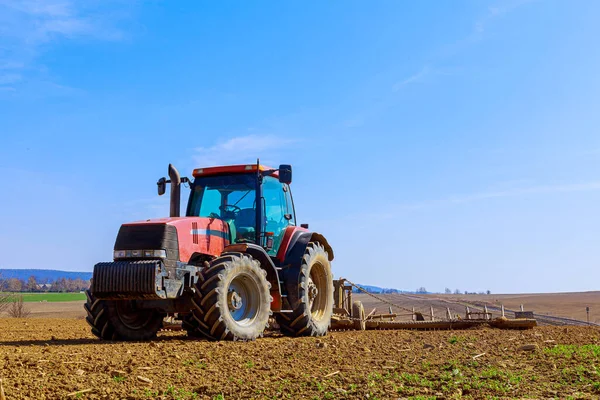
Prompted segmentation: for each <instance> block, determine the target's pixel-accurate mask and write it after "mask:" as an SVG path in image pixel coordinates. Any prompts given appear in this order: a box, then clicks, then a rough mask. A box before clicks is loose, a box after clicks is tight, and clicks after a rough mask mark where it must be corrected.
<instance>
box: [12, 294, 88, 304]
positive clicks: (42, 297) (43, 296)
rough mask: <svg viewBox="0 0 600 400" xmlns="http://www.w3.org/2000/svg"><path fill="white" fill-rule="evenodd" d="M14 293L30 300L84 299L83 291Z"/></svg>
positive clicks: (25, 299) (26, 300) (28, 301)
mask: <svg viewBox="0 0 600 400" xmlns="http://www.w3.org/2000/svg"><path fill="white" fill-rule="evenodd" d="M13 294H14V295H17V296H19V295H22V296H23V301H24V302H27V303H31V302H40V301H47V302H57V301H79V300H85V293H13Z"/></svg>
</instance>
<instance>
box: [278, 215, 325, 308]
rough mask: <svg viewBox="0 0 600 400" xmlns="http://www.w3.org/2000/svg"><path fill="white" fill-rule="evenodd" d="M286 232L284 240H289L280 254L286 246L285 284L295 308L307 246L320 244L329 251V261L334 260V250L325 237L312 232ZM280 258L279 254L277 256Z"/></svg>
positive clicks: (290, 301)
mask: <svg viewBox="0 0 600 400" xmlns="http://www.w3.org/2000/svg"><path fill="white" fill-rule="evenodd" d="M288 230H290V231H292V232H289V235H288V231H286V232H285V236H284V240H285V239H286V238H287V239H288V242H287V243H281V247H280V252H281V250H282V248H283V247H284V246H285V250H284V251H285V254H284V255H283V263H282V267H283V282H284V285H285V289H286V292H287V295H288V301H289V303H290V306H291V307H292V308H293V307H294V306H295V304H296V303H297V302H298V276H299V275H300V267H301V265H302V258H303V257H304V252H305V251H306V246H308V244H309V243H310V242H318V243H320V244H321V245H322V246H323V247H324V248H325V251H327V255H328V258H329V261H332V260H333V258H334V255H333V249H332V248H331V245H330V244H329V242H328V241H327V239H325V236H323V235H321V234H320V233H317V232H310V231H308V230H306V229H303V228H296V227H290V228H288ZM277 256H278V257H279V254H277Z"/></svg>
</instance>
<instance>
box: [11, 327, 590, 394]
mask: <svg viewBox="0 0 600 400" xmlns="http://www.w3.org/2000/svg"><path fill="white" fill-rule="evenodd" d="M524 345H531V347H532V348H533V350H531V351H525V350H519V348H520V347H521V346H524ZM598 365H600V330H599V329H597V328H589V327H585V328H582V327H540V328H536V329H534V330H531V331H499V330H493V329H489V328H481V329H475V330H467V331H436V332H414V331H366V332H355V331H346V332H332V333H330V334H328V335H327V336H326V337H323V338H287V337H281V336H279V335H278V334H276V333H272V334H270V335H267V337H265V338H263V339H260V340H257V341H255V342H251V343H242V342H208V341H203V340H192V339H188V338H187V337H186V336H185V334H184V333H182V332H161V333H160V334H159V337H158V339H156V340H154V341H152V342H136V343H116V342H103V341H100V340H97V339H95V338H94V337H93V336H92V335H91V334H90V332H89V328H88V326H87V325H86V323H85V322H84V321H81V320H74V319H20V320H19V319H0V377H1V379H2V380H3V387H4V392H5V394H6V398H7V399H8V400H10V399H59V398H72V399H75V398H82V399H144V398H146V399H148V398H161V399H204V398H206V399H238V398H271V399H272V398H319V399H321V398H324V399H338V398H363V399H364V398H367V397H368V398H370V399H374V398H379V399H388V398H410V397H414V398H421V399H423V398H431V399H433V398H438V399H444V398H446V399H448V398H461V396H462V398H474V399H481V398H515V397H517V398H523V397H526V398H566V397H568V396H573V397H575V398H598V396H600V377H599V375H598V372H599V368H598Z"/></svg>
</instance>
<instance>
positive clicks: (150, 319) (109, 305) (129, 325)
mask: <svg viewBox="0 0 600 400" xmlns="http://www.w3.org/2000/svg"><path fill="white" fill-rule="evenodd" d="M86 295H87V302H86V304H85V305H84V308H85V310H86V311H87V314H88V315H87V317H86V321H87V323H88V324H89V325H90V326H91V327H92V333H93V334H94V335H95V336H97V337H99V338H101V339H104V340H149V339H153V338H155V337H156V333H157V332H158V331H159V330H160V328H161V327H162V321H163V318H164V317H165V314H164V313H160V312H158V311H157V310H154V309H143V308H138V307H136V303H135V301H130V300H110V301H109V300H98V299H96V298H95V297H94V296H93V294H92V293H91V292H90V291H89V290H87V291H86Z"/></svg>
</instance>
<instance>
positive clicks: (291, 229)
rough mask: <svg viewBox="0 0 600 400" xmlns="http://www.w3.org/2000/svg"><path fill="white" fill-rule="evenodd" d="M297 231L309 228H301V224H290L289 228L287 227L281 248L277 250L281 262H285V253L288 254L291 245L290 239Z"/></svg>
mask: <svg viewBox="0 0 600 400" xmlns="http://www.w3.org/2000/svg"><path fill="white" fill-rule="evenodd" d="M295 232H308V229H305V228H301V227H299V226H288V227H287V228H285V233H284V234H283V239H281V244H280V245H279V250H277V259H278V260H279V262H281V263H283V261H284V260H285V255H286V254H287V251H288V248H289V246H290V240H292V237H293V236H294V233H295Z"/></svg>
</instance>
